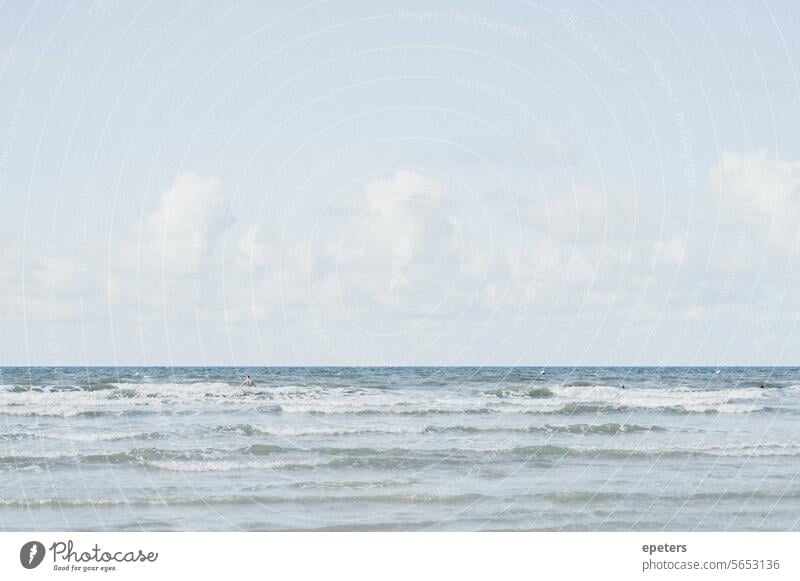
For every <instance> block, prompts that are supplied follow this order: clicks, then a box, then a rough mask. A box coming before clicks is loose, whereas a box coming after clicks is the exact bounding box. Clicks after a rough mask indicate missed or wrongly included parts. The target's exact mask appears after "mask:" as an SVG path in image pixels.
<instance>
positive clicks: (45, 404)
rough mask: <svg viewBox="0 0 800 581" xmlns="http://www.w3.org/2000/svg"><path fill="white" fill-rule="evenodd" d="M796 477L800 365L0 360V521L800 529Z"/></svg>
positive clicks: (8, 524) (113, 526) (116, 525)
mask: <svg viewBox="0 0 800 581" xmlns="http://www.w3.org/2000/svg"><path fill="white" fill-rule="evenodd" d="M717 371H719V372H717ZM246 373H247V374H250V375H252V376H253V378H254V379H255V381H256V383H257V387H255V388H240V387H238V385H239V383H240V381H241V378H242V376H243V375H244V374H246ZM622 384H624V385H625V386H626V388H625V389H624V390H623V389H620V387H619V386H620V385H622ZM761 385H764V386H765V388H764V389H762V388H761V387H760V386H761ZM799 477H800V369H797V368H723V369H720V370H715V369H711V368H547V369H540V368H308V369H301V368H264V369H257V368H249V369H232V368H211V369H203V368H150V367H147V368H90V369H85V368H83V369H81V368H3V369H0V478H2V490H3V493H2V496H1V497H0V528H2V529H4V530H26V529H39V530H63V529H67V530H292V529H299V530H318V529H322V530H798V529H800V478H799Z"/></svg>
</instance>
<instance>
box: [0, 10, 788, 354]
mask: <svg viewBox="0 0 800 581" xmlns="http://www.w3.org/2000/svg"><path fill="white" fill-rule="evenodd" d="M798 28H800V7H798V6H797V5H796V4H795V3H777V2H774V3H762V2H737V1H734V2H718V3H700V2H697V3H692V2H677V3H671V2H670V3H666V2H661V3H643V2H608V3H598V2H573V3H566V4H564V3H555V2H552V3H548V2H506V3H503V4H502V5H501V6H494V5H491V6H489V5H487V4H486V3H483V2H434V3H431V2H318V3H309V4H300V3H290V2H285V3H279V2H274V3H269V5H264V3H258V2H240V3H231V4H224V3H222V2H193V3H180V2H177V3H156V2H151V3H149V4H145V3H138V2H122V1H119V2H114V1H104V2H100V1H98V2H73V3H46V4H45V3H30V2H22V1H12V2H6V3H4V4H2V5H1V6H0V245H2V246H0V248H1V249H2V254H0V274H1V275H2V278H0V317H2V321H3V332H2V333H0V352H2V358H1V359H0V365H15V364H20V365H25V364H44V365H48V364H73V365H94V364H120V365H122V364H137V365H138V364H167V365H168V364H196V365H218V364H239V365H248V364H259V365H278V364H287V365H314V364H338V365H351V364H352V365H361V364H373V365H380V364H441V365H452V364H475V365H489V364H498V365H516V364H530V365H548V364H550V365H554V364H567V365H592V364H656V365H657V364H709V365H725V364H742V365H746V364H797V363H798V360H797V357H796V353H797V352H798V348H799V347H800V333H799V332H798V330H797V329H796V323H797V318H798V307H799V306H800V305H799V304H798V300H797V299H796V298H795V297H796V296H797V294H798V293H797V292H795V285H796V284H797V282H798V281H797V278H798V277H797V274H796V273H797V272H798V268H797V266H798V265H797V261H798V258H799V257H800V239H798V236H797V235H796V225H797V224H798V220H800V143H798V140H797V135H798V130H800V106H798V105H800V102H799V101H800V99H799V97H800V80H799V79H800V71H798V70H797V65H798V63H796V62H795V58H794V57H795V55H800V40H798V38H797V35H796V34H795V32H796V30H798Z"/></svg>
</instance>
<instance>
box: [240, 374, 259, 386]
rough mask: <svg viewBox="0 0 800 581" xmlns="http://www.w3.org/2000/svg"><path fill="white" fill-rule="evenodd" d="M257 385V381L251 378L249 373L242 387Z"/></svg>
mask: <svg viewBox="0 0 800 581" xmlns="http://www.w3.org/2000/svg"><path fill="white" fill-rule="evenodd" d="M255 386H256V382H255V381H253V380H252V379H251V378H250V376H249V375H248V376H247V377H245V378H244V381H243V382H242V385H241V387H255Z"/></svg>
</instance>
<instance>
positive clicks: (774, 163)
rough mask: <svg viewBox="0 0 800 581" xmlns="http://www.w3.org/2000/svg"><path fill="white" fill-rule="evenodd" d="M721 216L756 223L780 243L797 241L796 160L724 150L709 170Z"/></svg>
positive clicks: (799, 190)
mask: <svg viewBox="0 0 800 581" xmlns="http://www.w3.org/2000/svg"><path fill="white" fill-rule="evenodd" d="M711 184H712V187H713V188H715V189H716V190H717V191H718V192H719V194H720V203H721V204H722V210H723V216H725V217H726V219H727V222H728V223H729V224H733V225H735V226H740V227H741V226H742V225H753V226H757V227H759V230H758V231H756V232H755V235H756V236H758V237H766V235H768V234H769V235H770V237H771V239H772V240H773V241H774V242H775V243H776V244H779V245H782V246H784V247H788V246H792V245H795V244H796V243H797V235H798V229H797V224H798V218H800V161H795V162H789V161H783V160H780V159H770V158H769V157H767V154H766V152H764V151H759V152H750V153H737V152H732V151H729V152H724V153H723V154H722V156H721V157H720V162H719V165H718V166H717V167H715V168H714V169H713V170H712V171H711Z"/></svg>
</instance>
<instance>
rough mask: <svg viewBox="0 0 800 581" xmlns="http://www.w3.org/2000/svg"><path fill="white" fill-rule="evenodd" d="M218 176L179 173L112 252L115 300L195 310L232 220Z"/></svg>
mask: <svg viewBox="0 0 800 581" xmlns="http://www.w3.org/2000/svg"><path fill="white" fill-rule="evenodd" d="M220 187H221V183H220V181H219V180H218V179H216V178H207V177H202V176H198V175H195V174H191V173H188V172H182V173H180V174H179V175H178V177H177V178H176V179H175V182H174V183H173V184H172V186H171V187H170V188H168V189H167V190H165V191H164V192H163V194H162V195H161V197H160V199H159V203H158V206H157V207H156V208H155V209H154V210H153V211H152V212H150V213H149V214H148V215H147V216H146V217H145V218H144V221H143V223H142V227H141V230H140V231H132V232H129V233H128V234H127V237H126V238H125V239H124V241H123V242H122V244H121V246H120V247H119V248H118V251H117V253H116V256H117V259H116V260H115V264H114V268H113V270H112V276H111V277H110V279H109V281H108V290H109V295H110V297H111V299H112V301H113V303H114V304H117V305H118V304H120V303H128V304H131V303H133V304H136V305H137V306H142V305H144V306H146V307H159V306H163V305H166V304H167V303H169V305H170V307H171V309H173V310H175V309H181V308H182V307H191V308H197V307H198V305H197V302H198V301H197V298H198V295H199V294H202V291H203V290H204V287H205V283H206V282H207V279H208V277H209V275H212V274H214V273H215V271H217V270H218V266H219V265H218V264H217V262H216V260H217V259H218V257H217V248H216V244H215V240H216V238H217V237H218V236H219V234H220V233H221V232H222V231H223V230H224V229H225V227H226V226H227V225H228V224H229V223H230V218H229V215H228V212H227V209H226V207H225V200H224V198H223V196H222V193H221V191H220Z"/></svg>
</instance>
